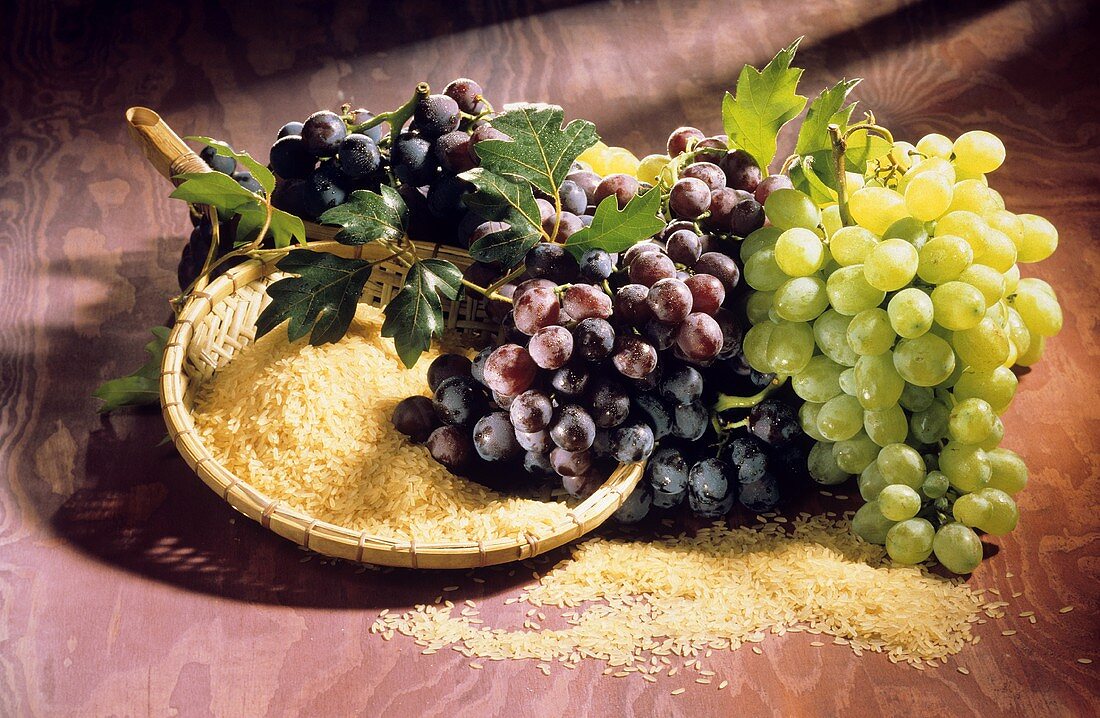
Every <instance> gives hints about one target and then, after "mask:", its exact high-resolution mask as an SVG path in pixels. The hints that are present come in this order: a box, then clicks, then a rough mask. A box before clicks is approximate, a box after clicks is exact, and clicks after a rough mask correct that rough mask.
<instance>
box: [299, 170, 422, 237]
mask: <svg viewBox="0 0 1100 718" xmlns="http://www.w3.org/2000/svg"><path fill="white" fill-rule="evenodd" d="M381 191H382V192H381V194H377V193H375V192H371V191H370V190H365V189H360V190H356V191H354V192H352V193H351V196H350V197H348V199H347V201H346V202H344V204H341V205H339V206H337V207H333V208H332V209H330V210H327V211H326V212H325V213H324V214H322V215H321V217H320V219H321V222H322V223H323V224H334V225H338V226H340V227H342V228H343V229H341V230H340V232H339V234H337V235H336V241H337V242H340V243H341V244H348V245H352V246H356V245H360V244H367V243H368V242H373V241H375V240H377V239H386V240H389V241H392V242H397V241H400V240H401V239H402V238H403V237H404V236H405V229H406V227H407V226H408V223H409V208H408V207H406V206H405V200H403V199H401V195H400V194H398V193H397V190H395V189H394V188H393V187H390V186H389V185H382V187H381Z"/></svg>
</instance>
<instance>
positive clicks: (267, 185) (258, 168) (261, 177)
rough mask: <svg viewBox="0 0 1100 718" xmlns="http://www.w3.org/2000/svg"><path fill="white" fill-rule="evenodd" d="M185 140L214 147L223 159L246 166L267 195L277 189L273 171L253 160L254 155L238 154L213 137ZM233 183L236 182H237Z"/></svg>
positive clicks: (197, 137)
mask: <svg viewBox="0 0 1100 718" xmlns="http://www.w3.org/2000/svg"><path fill="white" fill-rule="evenodd" d="M185 139H188V140H194V141H195V142H201V143H202V144H204V145H206V146H207V147H212V148H213V149H214V150H215V151H216V152H217V153H218V154H219V155H221V156H222V157H232V158H233V159H235V160H237V162H239V163H241V164H242V165H244V166H245V168H247V169H248V171H249V172H251V173H252V176H253V177H255V178H256V181H257V182H259V183H260V186H261V187H263V188H264V193H265V194H267V195H270V194H271V192H272V190H274V189H275V175H273V174H271V170H269V169H268V168H267V167H264V166H263V165H262V164H260V163H259V162H257V161H256V160H254V159H252V155H250V154H248V153H247V152H237V151H236V150H234V149H233V148H232V147H230V146H229V145H228V144H226V143H225V142H222V141H221V140H215V139H213V138H211V137H200V136H198V135H192V136H190V137H186V138H185ZM219 174H220V173H219ZM230 179H232V178H230ZM233 181H234V182H235V181H236V180H233Z"/></svg>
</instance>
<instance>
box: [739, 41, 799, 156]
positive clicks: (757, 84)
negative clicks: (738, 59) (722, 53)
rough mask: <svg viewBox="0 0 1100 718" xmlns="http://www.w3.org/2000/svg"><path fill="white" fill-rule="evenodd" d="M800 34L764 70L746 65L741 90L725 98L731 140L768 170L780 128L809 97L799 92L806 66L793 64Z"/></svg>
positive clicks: (796, 114) (740, 84)
mask: <svg viewBox="0 0 1100 718" xmlns="http://www.w3.org/2000/svg"><path fill="white" fill-rule="evenodd" d="M800 42H802V38H798V39H797V40H795V41H794V42H792V43H791V44H790V45H788V46H787V47H786V48H784V49H782V50H780V51H779V52H778V53H777V54H776V56H775V57H774V58H772V60H771V62H769V63H768V64H767V65H765V66H764V69H763V70H757V69H756V68H755V67H752V66H751V65H745V66H744V67H743V68H742V69H741V74H740V75H739V76H738V77H737V94H736V95H731V94H730V93H728V92H727V93H726V96H725V97H724V98H723V99H722V122H723V125H724V126H725V129H726V134H727V135H729V138H730V144H731V145H733V146H736V147H740V148H741V149H743V150H745V151H746V152H748V153H749V154H750V155H752V156H753V159H755V160H756V163H757V164H758V165H760V168H761V169H762V170H764V171H765V172H766V171H767V168H768V165H769V164H771V161H772V159H773V158H774V157H775V151H776V138H777V137H778V136H779V130H780V128H782V127H783V125H785V124H787V123H788V122H790V121H791V120H793V119H794V118H795V117H797V116H798V113H800V112H802V108H804V107H805V106H806V98H805V97H803V96H802V95H799V94H797V93H796V92H795V91H796V89H797V88H798V80H799V78H800V77H801V76H802V70H801V69H799V68H792V67H791V60H793V59H794V55H795V52H796V51H797V50H798V44H799V43H800Z"/></svg>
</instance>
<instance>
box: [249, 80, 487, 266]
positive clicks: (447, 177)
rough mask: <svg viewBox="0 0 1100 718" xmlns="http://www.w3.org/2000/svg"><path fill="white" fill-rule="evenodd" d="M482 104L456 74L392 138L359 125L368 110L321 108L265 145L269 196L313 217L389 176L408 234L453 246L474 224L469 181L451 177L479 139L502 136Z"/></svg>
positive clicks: (473, 158)
mask: <svg viewBox="0 0 1100 718" xmlns="http://www.w3.org/2000/svg"><path fill="white" fill-rule="evenodd" d="M488 109H489V105H488V104H487V103H486V101H485V99H484V96H483V91H482V89H481V86H480V85H479V84H478V83H476V82H474V81H473V80H469V79H466V78H460V79H457V80H454V81H453V82H451V83H449V84H448V85H447V86H446V88H444V90H443V92H442V93H441V94H429V95H426V96H423V97H419V98H418V99H417V100H416V101H415V104H413V105H412V106H411V113H410V112H406V113H405V114H407V115H408V117H407V118H406V121H405V122H403V123H402V126H401V127H400V128H399V129H398V133H397V135H396V138H391V137H390V135H389V133H388V132H387V133H386V134H383V125H382V124H375V125H373V126H371V127H369V128H363V129H359V127H360V126H361V125H363V124H366V123H368V122H369V121H370V120H372V119H373V118H374V114H373V113H371V112H370V111H369V110H366V109H358V110H351V109H350V108H349V107H347V106H345V107H344V108H343V114H339V113H336V112H332V111H329V110H321V111H318V112H315V113H313V114H312V115H310V116H309V118H307V119H306V121H305V122H288V123H287V124H286V125H284V126H283V127H282V128H281V129H280V130H279V133H278V138H277V139H276V141H275V144H274V145H272V147H271V154H270V167H271V169H272V171H273V172H274V173H275V174H276V175H277V176H278V178H279V181H278V184H277V186H276V190H275V195H274V197H273V201H274V202H275V204H276V205H277V206H278V207H279V208H280V209H283V210H285V211H287V212H290V213H292V214H296V215H299V216H301V217H304V218H307V219H316V218H317V217H319V216H320V215H321V214H322V213H324V212H325V211H326V210H328V209H331V208H333V207H337V206H339V205H341V204H343V203H344V202H346V201H347V199H348V197H349V195H350V194H351V193H352V192H354V191H355V190H357V189H369V190H371V191H375V192H377V191H378V190H379V187H380V185H381V184H382V183H384V182H388V181H389V176H390V175H392V177H393V179H394V180H395V181H396V185H397V189H398V191H399V192H400V193H401V196H402V198H403V199H404V201H405V204H406V205H407V206H408V208H409V228H408V229H409V236H410V237H411V238H412V239H421V240H424V241H432V242H438V241H441V240H450V243H452V244H456V245H457V244H459V239H460V236H461V234H462V233H463V232H465V233H466V234H467V235H468V234H469V232H470V231H471V230H472V226H471V225H474V226H476V225H477V224H478V223H479V221H478V219H477V217H476V215H470V214H469V213H468V212H467V210H466V207H465V205H464V204H463V202H462V197H463V195H464V194H465V193H466V192H467V191H468V190H469V186H468V184H467V183H466V182H464V181H463V180H461V179H460V178H459V177H458V175H459V174H460V173H462V172H465V171H466V170H469V169H472V168H473V167H476V166H477V165H478V163H479V160H478V157H477V154H476V153H475V152H474V149H473V148H474V145H475V144H476V143H477V142H478V141H480V140H483V139H501V138H503V135H501V133H499V132H495V131H494V130H493V129H492V128H491V127H489V125H488V124H487V123H486V122H485V120H484V116H485V115H486V114H487V112H488ZM353 129H356V130H358V131H356V132H352V131H351V130H353ZM391 140H392V141H391ZM468 215H469V216H468Z"/></svg>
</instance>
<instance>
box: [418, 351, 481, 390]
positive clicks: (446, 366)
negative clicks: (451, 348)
mask: <svg viewBox="0 0 1100 718" xmlns="http://www.w3.org/2000/svg"><path fill="white" fill-rule="evenodd" d="M471 366H472V363H471V362H470V360H469V359H467V358H466V357H464V356H462V355H461V354H440V355H439V356H438V357H436V359H435V360H434V361H433V362H432V363H431V365H430V366H429V367H428V388H429V389H431V390H432V391H433V392H434V391H435V390H436V389H438V388H439V385H440V384H442V383H443V381H444V380H445V379H449V378H451V377H452V376H469V375H470V367H471Z"/></svg>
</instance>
